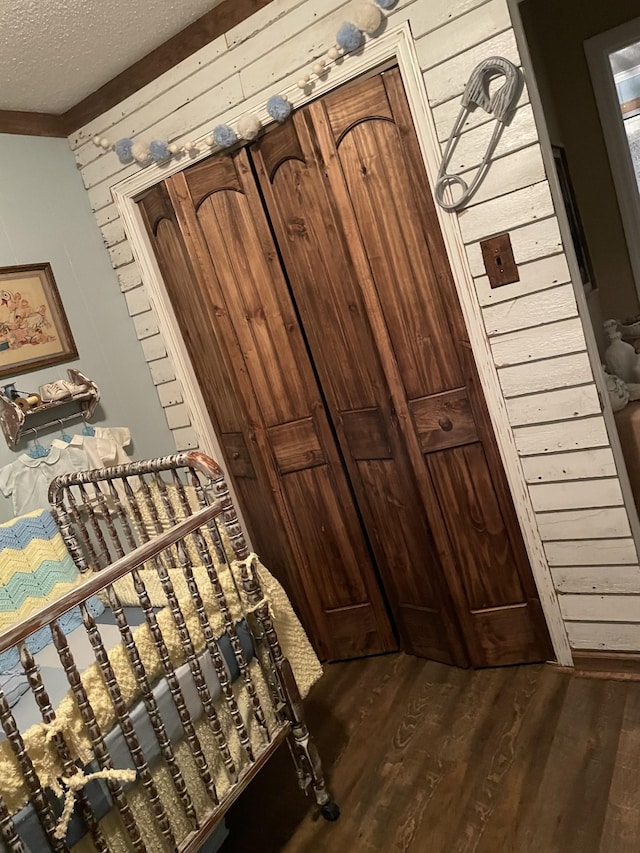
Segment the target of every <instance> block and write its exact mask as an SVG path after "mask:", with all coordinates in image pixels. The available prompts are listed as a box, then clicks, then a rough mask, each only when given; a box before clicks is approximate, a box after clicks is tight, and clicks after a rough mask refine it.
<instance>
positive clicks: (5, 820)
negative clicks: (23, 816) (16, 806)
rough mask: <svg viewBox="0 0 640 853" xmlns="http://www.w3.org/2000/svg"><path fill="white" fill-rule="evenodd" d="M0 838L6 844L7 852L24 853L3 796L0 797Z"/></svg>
mask: <svg viewBox="0 0 640 853" xmlns="http://www.w3.org/2000/svg"><path fill="white" fill-rule="evenodd" d="M0 838H2V840H3V841H4V843H5V845H6V846H7V848H8V850H9V853H26V851H25V848H24V844H23V843H22V840H21V838H20V836H19V835H18V830H17V829H16V825H15V823H14V822H13V819H12V817H11V815H10V814H9V809H8V808H7V804H6V803H5V801H4V799H3V797H0Z"/></svg>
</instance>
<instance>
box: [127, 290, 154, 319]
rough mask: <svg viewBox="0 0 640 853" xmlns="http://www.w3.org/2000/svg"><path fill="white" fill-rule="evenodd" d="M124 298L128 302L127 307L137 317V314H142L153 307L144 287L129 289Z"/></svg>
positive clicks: (132, 315)
mask: <svg viewBox="0 0 640 853" xmlns="http://www.w3.org/2000/svg"><path fill="white" fill-rule="evenodd" d="M124 298H125V300H126V302H127V309H128V311H129V315H130V316H131V317H135V316H136V314H142V313H144V312H145V311H148V310H149V309H150V308H151V305H150V304H149V297H148V296H147V293H146V291H145V289H144V287H136V288H135V289H134V290H128V291H127V292H126V293H125V295H124Z"/></svg>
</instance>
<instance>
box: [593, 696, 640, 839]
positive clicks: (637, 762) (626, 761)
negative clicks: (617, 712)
mask: <svg viewBox="0 0 640 853" xmlns="http://www.w3.org/2000/svg"><path fill="white" fill-rule="evenodd" d="M639 804H640V691H638V690H633V691H631V692H630V693H629V695H628V696H627V701H626V703H625V708H624V716H623V719H622V731H621V732H620V740H619V741H618V754H617V756H616V765H615V769H614V771H613V779H612V781H611V789H610V791H609V803H608V808H607V814H606V818H605V822H604V828H603V830H602V840H601V842H600V853H615V851H617V850H632V849H633V847H634V846H635V847H636V848H637V847H639V846H640V808H639Z"/></svg>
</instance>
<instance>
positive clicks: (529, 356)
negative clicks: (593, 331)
mask: <svg viewBox="0 0 640 853" xmlns="http://www.w3.org/2000/svg"><path fill="white" fill-rule="evenodd" d="M586 348H587V343H586V341H585V339H584V330H583V328H582V320H581V319H580V318H579V317H575V318H573V319H571V320H560V321H559V322H557V323H549V324H548V325H546V326H544V342H543V340H542V335H541V334H540V328H539V327H537V326H536V327H534V328H533V329H524V330H519V331H517V332H507V333H506V334H504V335H498V336H497V337H493V338H491V351H492V352H493V360H494V361H495V364H496V367H508V366H509V365H511V364H524V363H526V362H528V361H537V360H539V359H540V358H551V357H552V356H556V355H569V354H570V353H574V352H581V351H583V350H586Z"/></svg>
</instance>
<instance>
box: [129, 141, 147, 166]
mask: <svg viewBox="0 0 640 853" xmlns="http://www.w3.org/2000/svg"><path fill="white" fill-rule="evenodd" d="M131 156H132V157H133V159H134V160H135V161H136V162H137V163H148V162H149V160H150V159H151V153H150V151H149V146H148V145H147V143H146V142H134V143H133V145H132V146H131Z"/></svg>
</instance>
